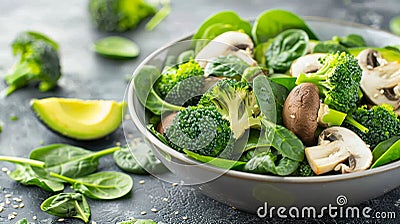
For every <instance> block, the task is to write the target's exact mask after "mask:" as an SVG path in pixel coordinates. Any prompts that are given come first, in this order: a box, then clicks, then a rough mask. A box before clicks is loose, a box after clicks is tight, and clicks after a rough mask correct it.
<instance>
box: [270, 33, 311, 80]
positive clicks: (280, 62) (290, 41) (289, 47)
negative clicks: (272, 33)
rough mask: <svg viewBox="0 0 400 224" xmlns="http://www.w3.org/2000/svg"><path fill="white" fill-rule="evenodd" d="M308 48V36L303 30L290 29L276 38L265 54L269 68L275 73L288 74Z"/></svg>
mask: <svg viewBox="0 0 400 224" xmlns="http://www.w3.org/2000/svg"><path fill="white" fill-rule="evenodd" d="M307 48H308V35H307V33H306V32H304V31H303V30H298V29H289V30H286V31H283V32H282V33H280V34H279V35H278V36H276V37H275V39H274V41H273V42H272V43H271V44H270V45H269V46H268V48H267V51H266V52H265V57H266V60H267V67H268V68H269V69H271V70H272V71H273V72H286V71H287V70H288V69H289V68H290V65H291V64H292V62H293V61H294V60H296V59H297V58H299V57H301V56H303V55H304V54H305V53H306V52H307Z"/></svg>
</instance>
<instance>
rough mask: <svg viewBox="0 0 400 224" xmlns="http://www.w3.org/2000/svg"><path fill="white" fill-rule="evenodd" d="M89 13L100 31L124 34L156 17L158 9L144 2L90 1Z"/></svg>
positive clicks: (131, 0)
mask: <svg viewBox="0 0 400 224" xmlns="http://www.w3.org/2000/svg"><path fill="white" fill-rule="evenodd" d="M89 13H90V15H91V17H92V20H93V22H94V24H95V25H96V27H97V28H98V29H100V30H104V31H107V32H123V31H126V30H128V29H132V28H134V27H136V26H137V24H138V23H139V22H140V21H141V20H143V19H144V18H146V17H148V16H151V15H154V14H155V13H156V9H155V8H154V7H153V6H151V5H149V4H147V3H146V2H145V1H144V0H90V2H89Z"/></svg>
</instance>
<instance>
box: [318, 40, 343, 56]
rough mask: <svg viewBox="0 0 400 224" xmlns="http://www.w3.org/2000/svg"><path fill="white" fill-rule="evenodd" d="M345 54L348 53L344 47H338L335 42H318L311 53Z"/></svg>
mask: <svg viewBox="0 0 400 224" xmlns="http://www.w3.org/2000/svg"><path fill="white" fill-rule="evenodd" d="M336 52H346V53H349V51H348V50H347V48H346V47H344V46H342V45H340V44H339V43H338V42H335V41H331V40H329V41H322V42H318V43H317V44H316V45H315V46H314V47H313V49H312V53H336Z"/></svg>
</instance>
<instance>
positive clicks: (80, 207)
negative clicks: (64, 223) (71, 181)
mask: <svg viewBox="0 0 400 224" xmlns="http://www.w3.org/2000/svg"><path fill="white" fill-rule="evenodd" d="M40 209H42V211H44V212H47V213H49V214H51V215H55V216H58V217H63V218H78V219H81V220H82V221H84V222H85V223H88V222H89V218H90V207H89V204H88V203H87V201H86V198H85V196H83V195H82V194H80V193H60V194H57V195H54V196H51V197H49V198H47V199H46V200H45V201H43V202H42V204H41V205H40Z"/></svg>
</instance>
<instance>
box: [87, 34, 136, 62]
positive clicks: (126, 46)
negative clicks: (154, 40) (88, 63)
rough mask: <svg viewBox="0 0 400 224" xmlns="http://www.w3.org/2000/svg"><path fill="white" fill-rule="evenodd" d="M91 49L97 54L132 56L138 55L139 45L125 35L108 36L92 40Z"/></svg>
mask: <svg viewBox="0 0 400 224" xmlns="http://www.w3.org/2000/svg"><path fill="white" fill-rule="evenodd" d="M92 49H93V50H94V51H96V52H97V53H98V54H101V55H104V56H107V57H111V58H118V59H125V58H134V57H137V56H138V55H139V52H140V50H139V46H138V45H137V44H136V43H135V42H133V41H131V40H130V39H128V38H125V37H119V36H110V37H106V38H102V39H100V40H97V41H96V42H94V44H93V46H92Z"/></svg>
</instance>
